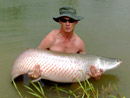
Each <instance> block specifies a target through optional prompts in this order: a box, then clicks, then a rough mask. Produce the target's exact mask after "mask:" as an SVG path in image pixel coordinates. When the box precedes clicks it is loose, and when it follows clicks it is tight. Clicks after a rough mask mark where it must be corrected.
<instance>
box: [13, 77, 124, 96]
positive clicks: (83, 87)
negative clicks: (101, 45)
mask: <svg viewBox="0 0 130 98" xmlns="http://www.w3.org/2000/svg"><path fill="white" fill-rule="evenodd" d="M77 81H78V83H79V87H77V88H76V89H74V90H70V89H67V88H63V87H58V84H57V83H56V84H55V85H54V86H53V87H52V88H53V89H55V90H56V91H58V92H59V93H60V92H63V93H66V94H67V95H68V98H71V97H74V98H121V95H120V93H119V91H118V89H117V87H116V85H113V87H112V86H111V83H110V84H109V85H108V87H106V88H104V86H102V87H101V90H100V92H99V90H98V89H95V88H94V86H93V85H92V84H91V83H90V82H89V81H88V80H84V81H83V82H80V80H79V79H77ZM30 83H31V85H32V86H33V89H32V88H31V87H29V86H25V85H24V87H25V88H27V89H28V91H27V92H28V93H29V94H31V95H33V96H35V97H37V98H47V96H45V93H44V90H43V87H42V86H41V85H40V83H39V82H37V83H33V82H30ZM13 84H14V87H15V89H16V90H17V92H18V94H19V96H20V98H23V96H22V94H21V93H20V91H19V90H18V88H17V86H16V84H15V82H14V81H13ZM113 88H114V91H116V93H114V95H112V94H111V91H112V90H113ZM79 90H80V92H79ZM59 98H61V97H59ZM122 98H125V97H122Z"/></svg>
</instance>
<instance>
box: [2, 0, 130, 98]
mask: <svg viewBox="0 0 130 98" xmlns="http://www.w3.org/2000/svg"><path fill="white" fill-rule="evenodd" d="M65 5H72V6H74V7H75V8H76V9H77V12H78V15H80V16H84V19H83V20H82V21H80V22H79V23H78V24H77V26H76V29H75V32H76V33H77V34H78V35H79V36H80V37H81V38H82V39H83V40H84V42H85V45H86V51H87V53H88V54H97V55H101V56H108V57H116V58H121V59H122V60H123V63H122V64H121V66H120V67H119V68H117V69H114V70H111V71H109V72H106V73H105V74H104V75H103V76H102V77H101V79H100V80H99V81H96V80H91V82H92V83H93V84H94V86H96V87H100V86H101V85H108V84H109V83H110V82H111V83H114V84H116V85H117V87H118V90H119V92H120V93H121V95H122V96H126V98H129V96H130V93H129V92H130V85H129V81H130V78H129V74H130V71H129V70H130V66H129V65H130V60H129V58H130V1H129V0H0V77H1V78H0V98H17V97H18V94H17V92H16V90H15V89H14V87H13V86H12V84H11V83H10V82H11V74H10V73H11V68H12V64H13V62H14V60H15V59H16V57H17V56H18V54H19V53H20V52H22V51H23V50H25V49H26V48H36V47H37V46H38V45H39V44H40V42H41V40H42V39H43V38H44V37H45V36H46V35H47V34H48V32H50V31H51V30H52V29H56V28H59V27H60V26H59V24H58V23H56V22H54V21H53V20H52V17H53V16H57V15H58V9H59V7H61V6H65ZM17 84H18V87H19V89H20V90H21V92H22V94H23V95H24V96H27V97H28V98H32V96H30V95H29V94H27V93H26V92H25V88H24V87H23V85H22V83H17ZM76 86H77V84H72V85H71V84H63V87H69V88H75V87H76ZM49 87H50V86H49V84H47V86H46V87H45V91H46V93H47V95H48V96H49V97H50V98H56V97H57V96H56V94H55V92H52V91H50V89H48V88H49ZM63 96H64V94H63Z"/></svg>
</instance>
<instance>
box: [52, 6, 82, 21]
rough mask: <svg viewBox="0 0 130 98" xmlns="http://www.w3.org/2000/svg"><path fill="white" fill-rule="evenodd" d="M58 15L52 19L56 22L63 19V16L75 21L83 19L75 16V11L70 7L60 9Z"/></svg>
mask: <svg viewBox="0 0 130 98" xmlns="http://www.w3.org/2000/svg"><path fill="white" fill-rule="evenodd" d="M59 13H60V16H58V17H53V19H54V20H55V21H56V22H59V18H60V17H64V16H67V17H70V18H72V19H74V20H77V21H79V20H81V19H83V17H81V16H77V14H76V9H75V8H72V7H62V8H60V9H59Z"/></svg>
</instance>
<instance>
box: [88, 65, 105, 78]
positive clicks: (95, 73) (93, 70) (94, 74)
mask: <svg viewBox="0 0 130 98" xmlns="http://www.w3.org/2000/svg"><path fill="white" fill-rule="evenodd" d="M102 73H103V70H102V69H100V70H99V71H98V70H97V69H96V68H95V66H94V65H91V66H90V73H88V75H89V76H91V77H92V78H94V79H95V80H99V79H100V77H101V75H102Z"/></svg>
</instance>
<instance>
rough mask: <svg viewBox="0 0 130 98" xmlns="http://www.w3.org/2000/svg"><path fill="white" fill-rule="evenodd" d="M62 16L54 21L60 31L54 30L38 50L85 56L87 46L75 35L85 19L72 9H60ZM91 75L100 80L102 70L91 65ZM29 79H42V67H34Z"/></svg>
mask: <svg viewBox="0 0 130 98" xmlns="http://www.w3.org/2000/svg"><path fill="white" fill-rule="evenodd" d="M59 12H60V16H59V17H54V18H53V19H54V20H55V21H56V22H58V23H59V24H60V25H61V28H60V29H56V30H52V31H51V32H50V33H49V34H48V35H47V36H46V37H45V38H44V39H43V40H42V42H41V43H40V45H39V46H38V48H40V49H47V50H51V51H58V52H65V53H80V54H85V53H86V52H85V45H84V42H83V40H82V39H80V37H79V36H78V35H76V34H75V33H74V28H75V25H76V24H77V23H78V21H80V20H81V19H83V17H81V16H77V15H76V10H75V9H74V8H72V7H62V8H60V9H59ZM90 69H91V73H88V74H89V75H90V76H91V77H93V78H95V79H96V80H98V79H100V76H101V74H102V72H103V71H102V70H100V71H99V72H98V71H97V70H96V68H95V67H94V66H93V65H91V67H90ZM28 75H29V77H31V78H33V79H36V78H38V77H40V66H39V65H37V66H35V67H34V71H33V72H30V73H28Z"/></svg>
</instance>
